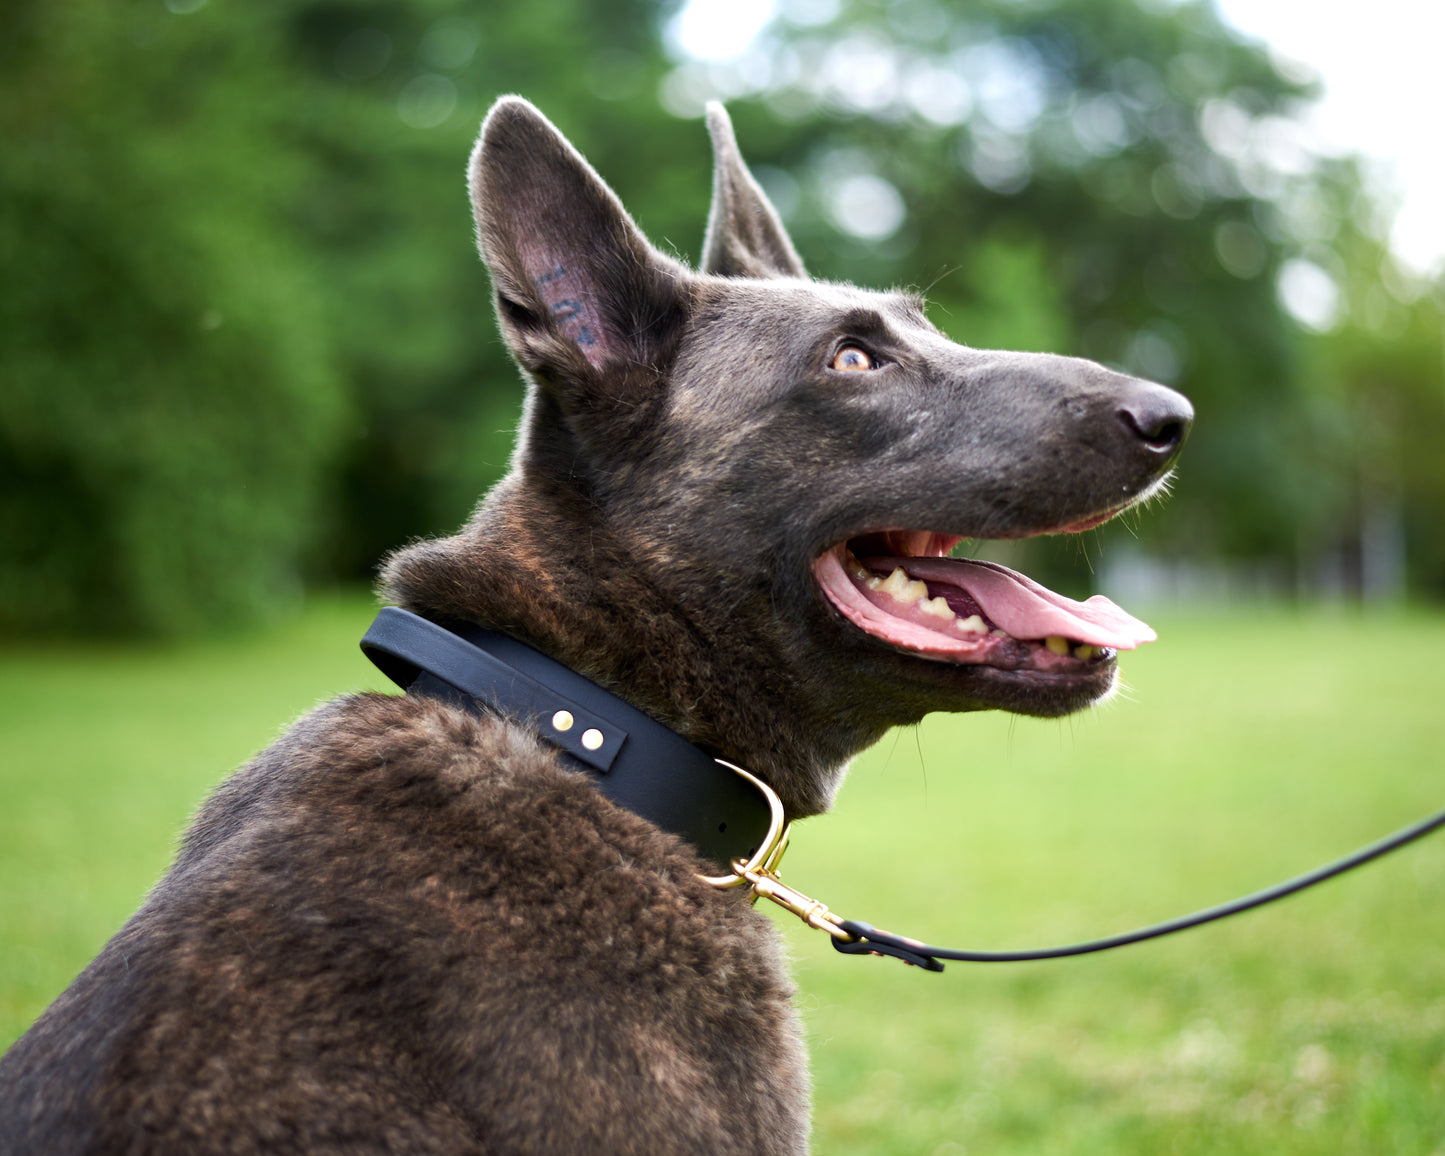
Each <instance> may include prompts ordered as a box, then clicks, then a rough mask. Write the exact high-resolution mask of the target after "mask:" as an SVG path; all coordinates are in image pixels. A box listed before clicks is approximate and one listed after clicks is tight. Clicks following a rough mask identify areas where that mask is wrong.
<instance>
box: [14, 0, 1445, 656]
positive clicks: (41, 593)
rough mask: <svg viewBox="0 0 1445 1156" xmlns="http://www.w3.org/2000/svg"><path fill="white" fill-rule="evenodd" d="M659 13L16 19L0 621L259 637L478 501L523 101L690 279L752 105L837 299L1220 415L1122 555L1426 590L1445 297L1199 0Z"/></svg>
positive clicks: (499, 453)
mask: <svg viewBox="0 0 1445 1156" xmlns="http://www.w3.org/2000/svg"><path fill="white" fill-rule="evenodd" d="M676 7H677V5H676V4H673V5H659V4H657V3H652V2H647V0H587V2H585V3H584V2H583V0H530V2H529V3H526V4H522V3H513V2H499V3H494V4H488V5H486V6H485V7H482V6H479V5H475V4H468V3H462V2H459V0H411V2H407V3H401V2H399V0H346V2H342V0H321V2H317V0H291V2H288V3H281V2H279V0H257V2H256V3H252V4H249V5H236V4H230V3H224V2H222V0H210V2H209V3H208V2H207V0H164V2H162V0H11V2H10V3H9V4H8V5H7V6H6V8H5V11H4V13H3V15H0V133H3V139H4V142H5V145H4V149H3V151H0V254H3V259H4V268H5V270H6V284H5V289H4V293H3V295H0V541H3V543H4V549H3V552H0V607H3V609H0V630H4V631H6V632H12V633H13V632H18V631H25V630H30V631H54V630H64V629H81V628H84V629H94V628H96V627H97V626H100V627H102V628H110V629H115V630H124V631H148V632H182V631H186V630H191V629H196V628H203V627H207V626H213V625H216V624H221V623H229V622H235V621H241V620H244V619H246V618H248V617H252V616H255V615H257V614H260V613H262V612H263V611H264V610H265V608H267V607H277V606H284V605H286V603H287V601H288V595H290V594H293V593H294V592H295V591H297V590H299V589H300V588H301V586H302V584H303V583H305V582H314V581H318V580H327V579H333V578H351V577H355V576H358V575H362V574H365V573H368V572H369V571H370V569H371V567H372V566H373V565H374V564H375V561H376V559H377V558H378V557H379V556H380V555H381V554H382V553H383V552H384V551H385V550H386V549H388V548H390V547H393V546H395V545H398V544H400V543H401V542H403V541H405V540H406V539H407V538H409V537H411V536H414V535H417V534H424V533H434V532H440V531H446V530H449V529H450V528H452V527H453V526H454V525H455V524H456V523H457V522H458V521H459V520H460V519H461V518H462V517H463V516H464V515H465V512H466V510H467V508H468V506H469V505H470V504H471V503H472V502H473V501H474V500H475V498H476V496H477V495H478V494H479V493H480V492H481V491H482V490H483V489H484V488H485V487H486V486H487V484H489V483H490V481H492V480H493V479H495V478H496V477H497V476H498V475H499V474H500V472H501V471H502V469H504V468H505V463H506V460H507V456H508V454H509V452H510V443H511V431H512V429H513V427H514V424H515V421H516V414H517V411H518V405H519V401H520V394H521V390H520V384H519V381H518V377H517V374H516V372H515V370H514V369H513V368H512V367H511V365H510V363H509V362H508V360H507V358H506V355H505V351H504V350H503V349H502V347H501V345H500V343H499V342H498V341H497V339H496V336H495V332H496V331H495V327H494V325H493V323H492V320H491V317H490V310H489V307H488V303H487V294H486V280H485V274H484V272H483V271H482V269H481V267H480V264H479V262H478V261H477V260H476V257H475V250H474V245H473V242H472V236H471V221H470V214H469V212H468V210H467V207H466V203H465V196H464V184H463V179H462V178H463V172H464V162H465V158H466V155H467V152H468V149H469V148H470V145H471V141H472V138H473V136H474V134H475V131H476V126H477V124H478V122H479V120H480V118H481V116H482V115H483V114H484V112H485V110H486V108H487V106H488V105H489V104H490V102H491V101H492V100H493V99H494V98H495V96H497V95H498V94H500V93H503V92H507V91H517V92H521V93H523V94H524V95H526V96H528V97H529V98H531V99H532V100H534V101H535V102H536V103H537V104H539V105H540V106H541V107H542V108H543V109H544V110H545V111H546V112H547V113H548V115H550V116H551V117H552V118H553V119H554V120H555V121H556V122H557V123H558V125H559V126H560V127H561V128H562V130H563V131H564V132H566V133H567V134H568V135H569V136H571V137H572V139H574V140H575V141H576V142H577V143H578V144H579V146H580V147H581V148H582V149H583V150H584V151H585V152H586V153H587V155H588V157H589V158H590V159H591V160H592V161H593V162H594V164H595V165H596V166H597V168H598V169H599V170H600V171H601V172H602V173H603V175H604V176H605V177H606V178H607V179H608V180H609V182H611V183H612V185H613V186H614V187H615V188H616V189H617V191H618V193H619V194H620V195H621V197H622V199H623V201H624V202H625V203H626V204H627V205H628V206H629V208H630V209H631V210H632V211H633V212H634V214H635V215H636V216H637V218H638V221H639V223H640V224H641V225H642V227H643V228H644V230H645V231H646V232H647V233H648V234H649V235H650V236H651V237H653V238H654V240H656V241H657V242H658V243H659V244H661V245H663V246H664V247H669V248H672V249H675V250H676V251H678V252H679V253H680V254H682V255H683V256H684V257H689V256H691V255H692V254H694V253H695V252H696V251H697V248H698V243H699V241H700V239H701V233H702V228H703V221H704V217H705V213H706V200H707V194H708V189H709V150H708V145H707V141H706V137H705V134H704V132H703V130H702V127H701V125H700V124H699V123H698V122H697V120H696V119H694V117H695V114H696V113H697V112H698V111H699V110H700V107H701V102H702V101H703V100H704V99H707V98H710V97H721V98H725V99H728V100H729V102H730V105H731V108H732V111H733V114H734V117H735V119H736V120H737V122H738V130H739V137H740V139H741V141H742V142H743V148H744V151H745V153H746V154H747V156H748V157H749V159H750V160H751V161H752V162H753V163H754V165H755V167H756V168H757V170H758V173H759V177H760V179H762V180H763V182H764V184H765V186H766V187H768V189H769V191H770V192H771V193H772V194H773V195H774V197H775V199H776V200H777V201H778V204H779V206H780V209H781V210H782V211H783V213H784V216H785V218H786V219H787V221H788V224H789V227H790V229H792V231H793V233H794V235H795V238H796V239H797V242H798V245H799V248H800V250H801V251H802V253H803V254H804V256H805V258H806V259H807V260H808V262H809V266H810V268H811V269H812V270H813V271H814V272H815V273H816V274H818V275H820V276H829V277H841V278H848V279H853V280H857V281H859V282H861V283H865V284H881V283H889V282H893V283H900V284H911V285H913V286H915V287H919V288H926V289H927V291H928V294H929V297H930V299H931V300H932V301H933V302H934V317H935V320H937V321H938V323H939V324H940V325H942V326H943V327H944V328H946V329H947V330H949V331H950V332H951V333H952V334H953V335H954V336H955V337H957V338H959V339H961V340H965V341H968V342H969V343H970V344H975V345H981V346H990V345H996V346H1004V347H1010V348H1024V349H1051V350H1054V351H1057V352H1066V353H1078V354H1082V355H1085V356H1090V357H1095V358H1098V359H1099V360H1102V361H1105V362H1108V363H1111V364H1116V365H1120V366H1124V367H1127V368H1130V369H1132V370H1134V371H1136V372H1139V373H1141V374H1144V375H1147V376H1151V377H1154V378H1158V379H1161V380H1166V381H1170V382H1172V383H1174V384H1176V385H1178V386H1179V387H1180V388H1181V389H1183V390H1184V391H1185V392H1187V393H1188V394H1189V395H1190V396H1191V397H1192V398H1193V399H1194V401H1195V403H1196V405H1197V407H1198V409H1199V412H1200V422H1199V426H1198V429H1197V431H1196V433H1195V436H1194V439H1193V442H1192V444H1191V446H1190V448H1189V450H1188V452H1187V456H1186V458H1185V465H1184V468H1183V471H1182V473H1181V480H1180V484H1179V487H1178V493H1177V494H1176V496H1175V499H1174V500H1173V502H1172V503H1171V507H1170V509H1169V511H1168V513H1167V516H1165V517H1158V518H1156V517H1152V516H1147V515H1146V516H1145V517H1143V518H1141V519H1138V520H1137V522H1136V524H1135V525H1134V526H1133V527H1132V532H1133V533H1135V534H1136V535H1137V536H1138V537H1139V538H1140V543H1139V544H1138V546H1131V547H1129V548H1130V549H1134V550H1139V551H1147V552H1154V553H1164V552H1168V553H1170V554H1172V555H1174V556H1184V557H1194V558H1198V559H1207V558H1210V557H1216V556H1231V557H1235V558H1239V559H1249V560H1252V561H1254V562H1260V561H1263V562H1264V563H1266V564H1267V565H1268V566H1270V567H1272V568H1273V569H1272V570H1271V572H1272V573H1277V574H1279V575H1282V577H1281V579H1280V580H1281V581H1282V582H1284V583H1285V584H1287V585H1289V586H1291V587H1294V586H1298V587H1300V588H1306V587H1310V588H1328V589H1335V588H1339V589H1344V590H1358V591H1363V592H1365V593H1366V594H1369V593H1372V592H1374V593H1386V594H1388V593H1390V592H1392V591H1394V590H1397V589H1398V588H1399V585H1400V582H1401V581H1402V580H1403V577H1404V574H1403V571H1402V569H1401V566H1402V560H1403V559H1408V562H1409V566H1410V573H1409V578H1410V579H1411V581H1412V582H1413V584H1414V586H1415V587H1416V588H1417V589H1420V590H1431V591H1436V592H1445V547H1442V546H1440V545H1439V543H1438V541H1437V540H1436V539H1437V538H1438V535H1436V534H1434V533H1433V532H1432V531H1433V530H1434V529H1435V528H1436V527H1438V525H1439V524H1440V521H1441V515H1442V512H1445V464H1442V462H1441V460H1440V455H1439V454H1438V453H1437V452H1436V450H1435V448H1434V447H1436V446H1438V445H1439V444H1440V443H1439V436H1440V434H1441V433H1442V432H1445V431H1442V429H1441V426H1442V424H1445V410H1442V404H1445V386H1442V382H1441V370H1442V358H1441V350H1442V335H1441V308H1440V299H1439V297H1438V296H1432V295H1430V294H1429V293H1427V292H1424V291H1423V287H1421V286H1419V285H1415V284H1412V283H1411V282H1410V280H1409V278H1407V277H1406V276H1404V275H1403V274H1401V273H1400V272H1399V271H1398V270H1397V269H1396V268H1395V266H1394V264H1393V262H1392V261H1391V258H1390V256H1389V254H1388V252H1387V249H1386V247H1385V245H1384V243H1383V242H1382V241H1381V240H1380V238H1381V236H1382V235H1383V225H1382V213H1381V209H1380V199H1379V197H1378V196H1376V195H1375V193H1374V191H1373V189H1372V187H1371V185H1370V183H1369V181H1367V180H1366V179H1365V176H1364V175H1363V174H1362V172H1361V170H1360V169H1359V168H1358V166H1356V165H1354V164H1353V163H1351V162H1348V161H1322V160H1320V159H1319V158H1317V157H1315V156H1313V155H1312V154H1311V153H1310V152H1309V150H1308V148H1307V147H1306V143H1305V142H1304V141H1303V138H1302V136H1301V134H1300V132H1299V131H1298V128H1297V123H1296V121H1295V120H1294V119H1293V117H1294V115H1295V113H1296V112H1297V110H1298V109H1299V108H1300V107H1301V103H1302V102H1303V101H1305V100H1306V99H1307V98H1308V96H1309V88H1308V85H1307V83H1305V82H1303V81H1301V80H1300V79H1299V78H1298V77H1297V76H1295V75H1293V74H1292V73H1289V72H1288V71H1286V70H1282V69H1281V67H1280V66H1279V65H1277V63H1276V62H1275V61H1273V60H1272V58H1271V57H1270V56H1269V55H1268V53H1267V52H1265V51H1264V50H1263V49H1262V48H1261V47H1259V46H1256V45H1252V44H1247V43H1243V42H1241V41H1240V40H1239V39H1238V38H1237V37H1236V36H1235V35H1234V34H1233V33H1231V32H1230V31H1228V30H1227V29H1226V28H1225V27H1224V26H1222V25H1221V24H1220V22H1219V20H1218V18H1217V17H1216V16H1215V15H1214V13H1213V10H1212V9H1211V8H1210V7H1209V6H1208V5H1207V4H1204V3H1198V2H1190V3H1184V4H1179V5H1170V4H1164V3H1162V2H1156V0H1035V2H1032V3H1029V4H1019V3H1015V2H1010V0H970V2H969V3H967V4H965V3H963V2H962V0H948V2H943V0H887V2H885V0H851V2H843V0H838V2H834V0H788V2H786V3H783V4H782V5H781V15H780V18H779V19H778V20H776V21H775V22H774V23H773V25H772V26H771V27H770V28H769V30H768V31H767V32H766V33H765V34H764V35H763V36H762V37H761V38H760V39H759V40H758V41H757V42H756V43H755V44H754V45H753V47H752V48H751V49H749V51H748V53H747V54H746V55H744V56H743V57H740V58H737V59H733V60H730V61H724V62H707V61H702V60H697V59H691V58H684V57H682V55H681V54H680V53H678V52H677V51H676V50H673V51H672V52H671V54H669V52H668V51H667V50H666V49H665V48H664V37H663V34H662V33H663V29H664V27H665V25H666V21H667V20H668V19H669V17H670V16H671V15H672V13H673V12H674V10H675V9H676ZM1282 293H1283V296H1284V298H1285V299H1287V300H1288V299H1290V298H1291V294H1292V293H1293V294H1294V295H1295V297H1297V298H1298V301H1296V303H1295V305H1294V309H1293V314H1294V315H1300V316H1306V317H1308V318H1309V324H1302V323H1301V322H1299V321H1297V320H1296V319H1295V316H1294V315H1292V314H1291V312H1288V311H1286V310H1285V309H1283V308H1282V307H1281V295H1282ZM1099 533H1100V535H1101V536H1103V537H1105V538H1106V540H1107V539H1108V538H1109V537H1110V536H1117V534H1118V532H1117V531H1112V530H1109V531H1101V532H1099ZM1402 544H1403V545H1402ZM1090 549H1091V550H1092V545H1090ZM1112 549H1113V547H1111V551H1112ZM1036 552H1037V553H1039V554H1040V557H1038V558H1036V559H1033V560H1031V562H1030V565H1034V564H1035V563H1036V564H1037V565H1038V566H1039V567H1042V568H1043V569H1044V570H1045V571H1046V572H1051V573H1052V575H1053V576H1054V577H1056V578H1057V577H1060V576H1062V577H1063V578H1064V580H1065V581H1067V580H1068V574H1069V571H1070V570H1071V569H1078V568H1079V566H1080V564H1081V563H1082V562H1083V561H1084V558H1083V555H1082V554H1081V552H1080V551H1079V549H1078V546H1077V543H1072V542H1071V544H1070V545H1069V546H1068V547H1067V548H1066V549H1065V550H1064V551H1062V552H1059V551H1055V552H1054V553H1052V554H1050V553H1049V552H1048V550H1047V547H1038V548H1036ZM1075 578H1076V579H1077V578H1078V575H1075ZM1085 580H1086V579H1085Z"/></svg>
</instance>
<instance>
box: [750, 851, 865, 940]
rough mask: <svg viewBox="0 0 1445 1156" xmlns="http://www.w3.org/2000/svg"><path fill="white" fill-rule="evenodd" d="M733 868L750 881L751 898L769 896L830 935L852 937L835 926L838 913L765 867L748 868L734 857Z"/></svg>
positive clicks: (843, 938) (810, 924)
mask: <svg viewBox="0 0 1445 1156" xmlns="http://www.w3.org/2000/svg"><path fill="white" fill-rule="evenodd" d="M733 870H734V871H736V872H737V873H738V875H739V876H740V877H741V878H743V879H745V880H746V881H747V882H749V883H751V884H752V889H753V899H754V900H757V899H759V898H761V899H771V900H772V901H773V902H774V903H776V904H777V905H778V906H779V907H781V908H783V909H784V910H786V911H791V912H792V913H793V914H794V915H796V916H797V917H798V918H799V919H801V920H802V921H803V922H804V923H806V924H807V925H808V926H809V927H812V928H815V929H816V930H818V931H826V932H827V933H828V934H829V935H831V936H832V937H833V938H834V939H842V940H845V941H847V942H852V940H853V939H854V936H852V935H850V934H849V933H848V932H846V931H844V930H843V929H842V928H841V927H839V926H838V925H839V924H840V923H842V922H843V917H842V916H840V915H834V914H833V912H831V911H829V910H828V907H827V905H826V904H825V903H822V902H820V901H819V900H817V899H813V898H810V897H809V896H807V895H804V894H803V893H802V892H801V891H799V890H798V889H797V888H796V887H789V886H788V885H787V884H786V883H784V882H783V881H782V880H781V879H779V878H778V877H777V876H776V875H774V874H773V873H772V872H771V871H769V870H767V869H766V868H764V869H762V870H757V871H755V870H750V869H748V868H747V865H746V864H745V863H744V862H743V861H742V860H741V859H737V860H734V862H733Z"/></svg>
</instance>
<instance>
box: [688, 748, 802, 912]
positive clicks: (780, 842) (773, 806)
mask: <svg viewBox="0 0 1445 1156" xmlns="http://www.w3.org/2000/svg"><path fill="white" fill-rule="evenodd" d="M713 762H715V763H717V764H718V765H719V766H723V767H727V769H728V770H730V771H733V772H735V773H737V774H739V775H741V776H742V777H743V778H744V779H746V780H747V781H748V782H749V783H751V784H752V785H753V786H754V787H756V788H757V789H758V791H759V792H760V793H761V794H762V796H763V798H765V799H766V800H767V801H768V812H769V815H770V816H771V817H770V819H769V822H768V833H767V835H766V837H764V839H763V841H762V844H761V845H760V846H759V847H758V849H757V850H756V851H754V852H753V855H752V858H751V859H749V860H748V861H747V862H746V863H743V868H744V869H745V870H748V871H757V870H759V869H766V867H767V866H768V865H769V864H776V863H777V861H778V860H779V859H780V858H782V854H783V851H782V849H783V848H784V847H786V846H787V843H788V824H787V821H786V817H785V816H784V814H783V801H782V800H781V799H780V798H778V793H777V792H776V791H775V790H773V788H772V787H770V786H768V784H767V783H765V782H763V780H762V779H760V778H758V777H757V776H756V775H753V774H750V773H749V772H747V771H745V770H743V769H742V767H739V766H734V765H733V764H732V763H730V762H728V761H727V760H726V759H713ZM739 862H741V860H739ZM733 872H734V873H733V874H732V875H700V876H698V878H700V879H701V880H702V881H703V882H704V883H710V884H712V885H713V886H714V887H721V888H726V887H739V886H741V885H742V884H744V883H746V882H748V879H747V877H746V876H745V875H743V874H742V872H741V871H739V870H738V868H737V867H736V866H734V867H733Z"/></svg>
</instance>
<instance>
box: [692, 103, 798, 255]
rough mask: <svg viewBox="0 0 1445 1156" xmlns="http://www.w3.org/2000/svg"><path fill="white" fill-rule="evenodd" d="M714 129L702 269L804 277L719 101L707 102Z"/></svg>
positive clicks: (712, 131) (786, 237)
mask: <svg viewBox="0 0 1445 1156" xmlns="http://www.w3.org/2000/svg"><path fill="white" fill-rule="evenodd" d="M707 128H708V132H709V133H711V134H712V152H713V177H712V211H711V213H709V214H708V221H707V236H706V238H705V239H704V241H703V245H702V271H703V272H704V273H716V274H717V275H718V276H720V277H799V278H804V277H807V275H808V274H807V271H806V270H805V269H804V268H803V261H802V258H800V257H799V256H798V253H797V250H796V249H794V248H793V242H792V241H791V240H790V239H789V237H788V234H787V230H785V229H784V228H783V223H782V221H780V220H779V219H778V213H777V210H776V209H774V208H773V206H772V202H770V201H769V200H768V197H767V194H766V193H764V192H763V190H762V188H761V186H759V184H758V182H757V181H756V180H755V179H754V177H753V174H752V173H751V172H750V171H749V170H748V166H747V165H746V164H744V163H743V156H742V153H741V152H740V151H739V150H738V142H737V137H736V136H734V135H733V125H732V121H731V120H729V119H728V114H727V112H726V111H725V110H724V109H723V106H722V105H720V104H718V103H716V102H713V103H711V104H709V105H708V106H707Z"/></svg>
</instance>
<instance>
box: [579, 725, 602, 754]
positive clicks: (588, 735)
mask: <svg viewBox="0 0 1445 1156" xmlns="http://www.w3.org/2000/svg"><path fill="white" fill-rule="evenodd" d="M602 741H603V740H602V732H601V731H599V730H589V731H583V732H582V745H583V746H584V747H586V748H587V749H588V750H589V751H595V750H596V749H597V748H598V747H600V746H601V745H602Z"/></svg>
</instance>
